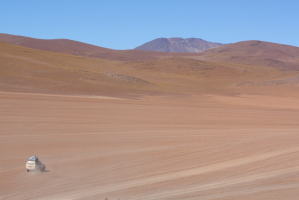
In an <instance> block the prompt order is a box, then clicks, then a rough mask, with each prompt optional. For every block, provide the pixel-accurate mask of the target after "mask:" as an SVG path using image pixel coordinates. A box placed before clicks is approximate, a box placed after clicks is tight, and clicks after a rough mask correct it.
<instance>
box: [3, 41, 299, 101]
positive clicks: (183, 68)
mask: <svg viewBox="0 0 299 200" xmlns="http://www.w3.org/2000/svg"><path fill="white" fill-rule="evenodd" d="M221 48H223V47H221ZM295 50H296V49H294V51H295ZM217 52H218V50H217ZM274 52H276V51H274ZM295 52H296V51H295ZM220 53H221V52H220ZM211 55H213V54H211V53H210V54H209V52H204V53H203V54H202V55H199V56H200V57H199V58H201V57H203V58H205V59H206V58H207V56H211ZM275 55H276V54H275ZM0 58H1V61H2V62H1V63H0V73H1V77H0V91H18V92H31V93H52V94H76V95H108V96H136V95H137V96H140V95H149V94H160V95H162V94H163V95H170V94H203V93H205V94H209V93H223V94H232V93H240V92H245V89H244V91H243V89H241V90H240V88H248V86H250V87H251V86H252V87H256V86H260V85H265V86H267V87H268V86H269V85H271V84H269V83H273V84H272V85H277V82H275V81H277V80H281V79H289V78H290V79H291V80H292V81H287V82H286V83H287V84H283V83H285V82H282V84H280V86H281V85H285V86H294V85H297V82H296V80H297V79H296V78H292V77H296V76H298V75H299V72H298V71H292V70H291V69H289V70H284V71H281V70H277V69H276V68H272V67H268V66H260V65H252V64H251V65H248V64H247V65H245V64H241V62H236V63H228V62H220V60H219V62H215V61H214V62H211V61H204V60H198V59H199V58H198V57H196V59H193V58H191V57H190V56H189V57H188V56H186V57H166V58H162V57H160V59H155V60H135V61H134V59H133V60H132V61H126V62H122V61H118V60H114V61H113V60H101V59H98V58H90V57H82V56H76V55H69V54H63V53H57V52H50V51H44V50H37V49H32V48H27V47H22V46H19V45H11V44H7V43H3V42H1V43H0ZM257 58H259V57H257ZM252 59H253V58H252ZM207 60H208V59H207ZM257 60H258V59H257ZM269 81H270V82H269ZM271 81H272V82H271ZM244 83H251V84H244ZM256 83H259V84H256ZM263 83H265V84H263ZM245 86H246V87H245ZM247 90H248V89H247Z"/></svg>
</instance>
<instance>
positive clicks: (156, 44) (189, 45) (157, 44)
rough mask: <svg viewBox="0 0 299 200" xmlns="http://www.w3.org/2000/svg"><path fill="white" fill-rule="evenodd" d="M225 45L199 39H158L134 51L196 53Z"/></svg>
mask: <svg viewBox="0 0 299 200" xmlns="http://www.w3.org/2000/svg"><path fill="white" fill-rule="evenodd" d="M223 45H225V44H221V43H215V42H208V41H206V40H202V39H199V38H186V39H183V38H178V37H175V38H158V39H155V40H152V41H150V42H147V43H145V44H143V45H140V46H138V47H136V48H135V49H140V50H147V51H160V52H192V53H198V52H201V51H205V50H208V49H212V48H215V47H220V46H223Z"/></svg>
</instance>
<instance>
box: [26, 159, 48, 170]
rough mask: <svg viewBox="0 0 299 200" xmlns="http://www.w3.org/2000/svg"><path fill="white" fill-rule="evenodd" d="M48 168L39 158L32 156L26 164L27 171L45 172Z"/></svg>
mask: <svg viewBox="0 0 299 200" xmlns="http://www.w3.org/2000/svg"><path fill="white" fill-rule="evenodd" d="M45 169H46V166H45V165H44V164H43V163H42V162H41V161H39V159H38V157H37V156H31V157H30V158H29V159H28V161H27V163H26V171H27V172H29V171H45Z"/></svg>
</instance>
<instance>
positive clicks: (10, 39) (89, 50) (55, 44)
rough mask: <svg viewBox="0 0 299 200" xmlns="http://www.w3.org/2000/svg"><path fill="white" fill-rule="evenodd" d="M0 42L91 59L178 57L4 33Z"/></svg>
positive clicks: (120, 59) (128, 59)
mask: <svg viewBox="0 0 299 200" xmlns="http://www.w3.org/2000/svg"><path fill="white" fill-rule="evenodd" d="M0 41H2V42H5V43H9V44H14V45H19V46H23V47H28V48H33V49H39V50H45V51H52V52H58V53H65V54H71V55H77V56H85V57H91V58H100V59H105V60H119V61H131V60H153V59H159V58H161V57H162V58H164V57H171V56H176V55H178V54H176V53H158V52H152V51H141V50H136V49H133V50H113V49H108V48H103V47H99V46H95V45H91V44H86V43H83V42H78V41H74V40H68V39H53V40H45V39H36V38H30V37H24V36H17V35H10V34H4V33H0ZM187 55H188V54H187Z"/></svg>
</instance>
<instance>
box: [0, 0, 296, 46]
mask: <svg viewBox="0 0 299 200" xmlns="http://www.w3.org/2000/svg"><path fill="white" fill-rule="evenodd" d="M0 3H1V12H0V32H1V33H8V34H13V35H21V36H28V37H34V38H40V39H57V38H66V39H72V40H76V41H81V42H85V43H89V44H94V45H97V46H101V47H106V48H111V49H133V48H135V47H137V46H139V45H141V44H143V43H145V42H148V41H150V40H153V39H156V38H160V37H166V38H168V37H182V38H189V37H194V38H202V39H204V40H207V41H211V42H220V43H234V42H239V41H245V40H262V41H268V42H274V43H280V44H287V45H293V46H297V47H299V38H298V36H299V26H298V25H299V21H298V20H299V12H298V8H299V1H298V0H0Z"/></svg>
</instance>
